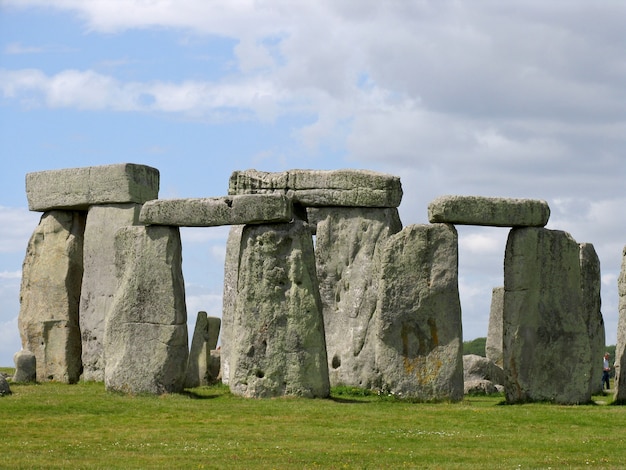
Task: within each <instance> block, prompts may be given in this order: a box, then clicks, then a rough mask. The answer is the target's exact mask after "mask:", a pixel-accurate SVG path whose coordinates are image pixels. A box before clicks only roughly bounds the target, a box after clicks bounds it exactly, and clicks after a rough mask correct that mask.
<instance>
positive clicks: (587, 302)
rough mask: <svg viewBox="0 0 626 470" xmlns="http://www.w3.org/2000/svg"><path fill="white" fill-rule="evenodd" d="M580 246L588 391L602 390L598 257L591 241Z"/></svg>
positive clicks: (603, 339)
mask: <svg viewBox="0 0 626 470" xmlns="http://www.w3.org/2000/svg"><path fill="white" fill-rule="evenodd" d="M579 248H580V276H581V277H580V280H581V285H580V289H581V298H582V307H583V308H582V315H583V321H584V322H585V325H587V334H588V335H589V344H590V346H591V358H592V361H591V380H590V382H589V386H590V387H591V390H590V393H591V394H595V393H600V392H602V358H603V356H604V352H605V347H606V338H605V331H604V319H603V318H602V313H601V312H600V305H601V302H602V301H601V298H600V285H601V282H602V280H601V276H600V259H599V258H598V255H597V253H596V250H595V248H594V246H593V245H592V244H591V243H581V244H580V245H579Z"/></svg>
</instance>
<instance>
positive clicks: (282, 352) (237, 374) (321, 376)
mask: <svg viewBox="0 0 626 470" xmlns="http://www.w3.org/2000/svg"><path fill="white" fill-rule="evenodd" d="M239 260H240V261H239V269H238V281H237V286H238V287H237V294H236V303H235V315H234V318H232V320H231V321H232V331H231V332H230V334H229V335H227V336H226V337H222V341H223V342H224V341H225V340H226V339H227V340H228V341H230V342H231V344H230V345H229V346H228V349H227V351H228V354H229V359H228V362H229V366H230V372H229V379H228V382H229V386H230V389H231V391H232V392H233V393H234V394H236V395H241V396H245V397H252V398H266V397H275V396H284V395H295V396H303V397H326V396H328V395H329V393H330V387H329V382H328V366H327V362H326V361H327V359H326V348H325V342H324V324H323V318H322V308H321V302H320V298H319V290H318V285H317V276H316V273H315V256H314V253H313V241H312V237H311V233H310V229H309V227H308V225H307V224H306V223H305V222H303V221H302V220H300V219H294V221H293V222H292V223H289V224H268V225H257V226H253V225H246V226H245V227H244V229H243V233H242V237H241V253H240V257H239Z"/></svg>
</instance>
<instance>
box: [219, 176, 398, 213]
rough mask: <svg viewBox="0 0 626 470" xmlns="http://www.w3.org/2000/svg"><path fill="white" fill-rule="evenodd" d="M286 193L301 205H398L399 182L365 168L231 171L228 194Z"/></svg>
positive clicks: (396, 179) (393, 177)
mask: <svg viewBox="0 0 626 470" xmlns="http://www.w3.org/2000/svg"><path fill="white" fill-rule="evenodd" d="M275 192H278V193H287V192H289V195H290V196H292V197H293V199H294V201H295V202H298V203H300V204H301V205H302V206H304V207H321V206H352V207H398V206H399V205H400V201H401V200H402V185H401V184H400V178H399V177H397V176H392V175H386V174H383V173H376V172H373V171H367V170H329V171H320V170H289V171H284V172H279V173H269V172H264V171H257V170H245V171H235V172H233V174H232V175H231V177H230V183H229V188H228V194H264V193H275Z"/></svg>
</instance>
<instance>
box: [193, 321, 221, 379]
mask: <svg viewBox="0 0 626 470" xmlns="http://www.w3.org/2000/svg"><path fill="white" fill-rule="evenodd" d="M220 323H221V320H220V319H219V318H217V317H208V316H207V313H206V312H198V316H197V318H196V326H195V329H194V332H193V337H192V339H191V348H190V350H189V360H188V361H187V376H186V378H185V388H192V387H199V386H201V385H209V376H212V374H213V371H211V370H210V369H211V367H212V358H211V350H212V349H215V347H216V345H217V338H218V335H219V332H220ZM218 372H219V366H218ZM215 376H217V374H216V375H215Z"/></svg>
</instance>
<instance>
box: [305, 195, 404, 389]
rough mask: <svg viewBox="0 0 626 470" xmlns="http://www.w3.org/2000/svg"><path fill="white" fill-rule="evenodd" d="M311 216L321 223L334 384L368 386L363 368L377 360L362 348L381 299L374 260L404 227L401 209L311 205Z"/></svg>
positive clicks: (319, 260)
mask: <svg viewBox="0 0 626 470" xmlns="http://www.w3.org/2000/svg"><path fill="white" fill-rule="evenodd" d="M309 218H310V219H313V220H314V223H315V225H316V244H315V260H316V266H317V276H318V279H319V286H320V297H321V300H322V309H323V315H324V330H325V332H326V351H327V354H328V370H329V375H330V385H331V386H337V385H348V386H355V387H361V386H365V385H366V383H365V382H366V381H367V379H365V378H364V377H362V374H361V372H362V369H363V367H364V365H365V363H367V362H371V361H372V360H373V358H372V357H369V358H368V357H366V356H367V354H366V353H364V351H363V348H364V346H365V338H366V336H367V334H368V331H369V329H370V327H371V321H372V316H373V315H374V311H375V310H376V302H377V298H378V289H377V280H378V279H377V274H375V273H374V258H375V256H376V255H377V254H378V251H379V250H380V247H381V246H383V245H384V243H385V242H386V241H387V240H388V238H389V237H390V236H391V235H393V234H395V233H397V232H398V231H400V230H401V228H402V224H401V222H400V217H399V215H398V211H397V209H396V208H358V207H324V208H314V209H309ZM362 353H364V355H362ZM364 381H365V382H364Z"/></svg>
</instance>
